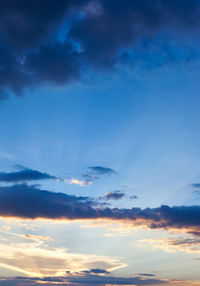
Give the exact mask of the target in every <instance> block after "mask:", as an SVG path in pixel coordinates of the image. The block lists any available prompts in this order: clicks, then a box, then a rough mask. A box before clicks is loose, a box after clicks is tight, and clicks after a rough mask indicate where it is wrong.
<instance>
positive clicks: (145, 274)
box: [138, 273, 156, 277]
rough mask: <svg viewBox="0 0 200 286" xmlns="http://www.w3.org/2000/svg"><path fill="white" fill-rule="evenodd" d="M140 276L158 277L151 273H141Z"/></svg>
mask: <svg viewBox="0 0 200 286" xmlns="http://www.w3.org/2000/svg"><path fill="white" fill-rule="evenodd" d="M138 275H140V276H147V277H153V276H156V275H154V274H149V273H139V274H138Z"/></svg>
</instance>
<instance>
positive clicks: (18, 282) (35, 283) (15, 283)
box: [0, 274, 167, 286]
mask: <svg viewBox="0 0 200 286" xmlns="http://www.w3.org/2000/svg"><path fill="white" fill-rule="evenodd" d="M54 283H59V285H61V286H65V285H69V284H70V285H85V286H86V285H99V286H105V285H108V284H109V285H110V284H112V285H137V286H142V285H160V284H165V283H167V281H166V280H165V281H164V280H159V279H149V278H140V277H130V278H125V277H114V276H102V275H93V274H91V275H90V274H85V275H73V274H69V276H66V277H46V278H37V277H35V278H31V277H16V278H7V279H6V278H5V279H0V284H1V285H2V286H5V285H6V286H7V285H9V286H22V285H23V286H40V285H54Z"/></svg>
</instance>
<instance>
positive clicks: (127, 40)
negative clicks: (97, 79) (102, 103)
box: [0, 0, 200, 97]
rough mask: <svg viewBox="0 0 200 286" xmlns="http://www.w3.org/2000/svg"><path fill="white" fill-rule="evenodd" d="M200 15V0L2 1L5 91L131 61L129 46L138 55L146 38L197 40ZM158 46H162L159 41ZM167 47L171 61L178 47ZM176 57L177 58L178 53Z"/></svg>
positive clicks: (0, 90)
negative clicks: (168, 37)
mask: <svg viewBox="0 0 200 286" xmlns="http://www.w3.org/2000/svg"><path fill="white" fill-rule="evenodd" d="M199 19H200V5H199V1H198V0H190V1H189V0H183V1H181V4H180V1H179V0H174V1H168V0H161V1H157V0H152V1H150V2H149V1H146V0H136V1H129V0H125V1H123V3H122V2H121V1H119V0H110V1H106V0H96V1H91V0H73V1H72V0H69V1H65V0H60V1H59V3H58V2H57V1H55V0H52V1H50V2H49V1H48V0H44V1H42V2H41V1H39V0H30V1H29V4H27V1H25V0H19V1H18V2H17V4H16V3H15V1H13V0H8V1H6V0H2V1H1V2H0V39H1V40H0V66H1V69H0V94H1V95H0V96H1V97H3V96H5V93H8V90H12V91H13V92H14V93H15V94H18V95H19V94H21V93H22V92H23V91H24V89H26V88H30V87H31V88H32V87H36V86H40V85H44V84H51V85H52V84H53V85H58V86H60V85H62V86H63V85H65V84H68V83H69V82H71V81H74V80H79V79H80V78H81V76H82V74H83V73H84V74H85V71H86V70H87V68H89V69H90V68H92V69H98V70H102V68H103V69H104V68H109V70H112V69H113V68H114V67H115V66H116V64H118V63H122V62H123V64H125V62H126V61H124V60H123V59H124V55H123V56H122V54H121V53H122V52H123V51H126V52H127V51H128V53H129V52H133V54H134V52H136V55H137V51H138V50H140V43H142V42H144V41H146V40H150V41H155V39H157V38H158V37H159V36H160V35H162V34H167V35H170V37H171V38H172V39H175V41H176V42H177V41H179V40H178V39H179V38H180V39H181V35H184V38H187V37H188V39H191V38H192V39H193V40H194V39H195V38H198V30H199V22H200V20H199ZM195 33H196V34H195ZM178 35H180V37H179V36H178ZM166 38H167V37H166ZM167 41H168V40H166V39H165V42H167ZM180 42H181V41H180ZM138 45H139V46H138ZM174 45H175V44H174ZM182 45H184V44H182ZM156 46H158V50H159V49H161V48H160V47H159V44H158V41H157V43H156ZM144 47H145V45H144ZM162 50H163V49H162ZM145 51H148V47H146V49H145ZM166 52H167V54H169V56H168V57H166V64H168V63H169V58H170V57H171V52H172V49H170V51H169V50H167V49H166ZM136 57H137V56H136ZM173 57H174V58H175V61H176V58H177V55H176V53H174V55H173ZM179 57H180V55H179ZM183 57H185V59H186V60H188V59H189V57H188V55H187V54H186V55H183ZM190 58H191V57H190ZM140 60H142V61H145V60H146V58H145V57H143V56H140ZM128 63H130V59H128Z"/></svg>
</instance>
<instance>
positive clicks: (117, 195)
mask: <svg viewBox="0 0 200 286" xmlns="http://www.w3.org/2000/svg"><path fill="white" fill-rule="evenodd" d="M124 197H125V193H123V192H121V191H114V192H110V193H105V195H104V196H103V197H100V199H102V200H120V199H122V198H124Z"/></svg>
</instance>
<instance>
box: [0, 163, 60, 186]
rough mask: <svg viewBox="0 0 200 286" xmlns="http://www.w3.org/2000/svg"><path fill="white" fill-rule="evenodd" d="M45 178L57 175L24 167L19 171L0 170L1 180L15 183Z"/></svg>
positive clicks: (52, 177)
mask: <svg viewBox="0 0 200 286" xmlns="http://www.w3.org/2000/svg"><path fill="white" fill-rule="evenodd" d="M45 179H56V177H54V176H51V175H49V174H47V173H42V172H40V171H37V170H32V169H28V168H24V167H22V170H19V171H17V172H10V173H5V172H0V182H7V183H12V182H13V183H14V182H22V181H35V180H45Z"/></svg>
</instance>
